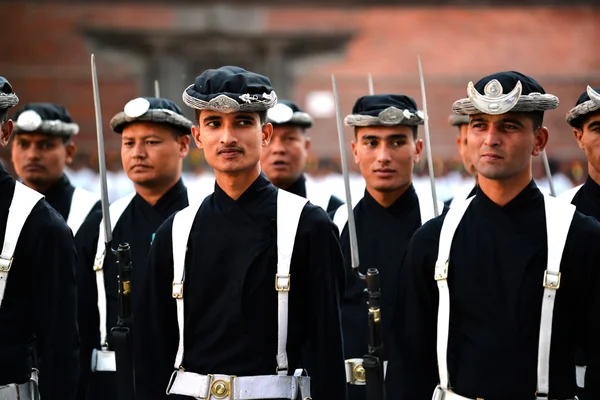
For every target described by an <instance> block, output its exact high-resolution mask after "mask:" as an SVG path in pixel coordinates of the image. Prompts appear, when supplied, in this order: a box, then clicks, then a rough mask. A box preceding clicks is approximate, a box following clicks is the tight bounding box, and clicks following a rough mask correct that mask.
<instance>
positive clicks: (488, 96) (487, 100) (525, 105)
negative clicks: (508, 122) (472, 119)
mask: <svg viewBox="0 0 600 400" xmlns="http://www.w3.org/2000/svg"><path fill="white" fill-rule="evenodd" d="M492 76H496V77H498V79H495V78H494V79H490V80H489V82H487V83H486V84H485V86H484V88H483V93H480V92H479V91H478V90H477V89H476V88H475V86H476V85H474V84H473V82H469V84H468V85H467V98H464V99H460V100H457V101H455V102H454V104H453V105H452V111H454V113H456V114H458V115H473V114H481V113H483V114H491V115H499V114H504V113H507V112H509V111H512V112H533V111H548V110H553V109H555V108H556V107H557V106H558V97H556V96H554V95H552V94H546V93H542V92H543V91H544V90H543V88H542V87H541V86H540V85H539V84H538V83H537V82H535V81H534V80H533V79H532V78H530V77H527V76H525V75H523V74H520V73H517V72H514V71H511V72H502V73H498V74H494V75H492ZM492 76H490V77H488V78H484V79H482V80H481V81H484V82H485V79H489V78H491V77H492ZM499 79H500V80H502V82H503V83H504V85H505V86H504V87H503V84H502V83H501V82H500V80H499ZM481 81H480V82H478V83H477V85H480V84H481ZM507 86H508V87H512V89H511V90H510V92H509V93H507V94H504V88H505V87H507Z"/></svg>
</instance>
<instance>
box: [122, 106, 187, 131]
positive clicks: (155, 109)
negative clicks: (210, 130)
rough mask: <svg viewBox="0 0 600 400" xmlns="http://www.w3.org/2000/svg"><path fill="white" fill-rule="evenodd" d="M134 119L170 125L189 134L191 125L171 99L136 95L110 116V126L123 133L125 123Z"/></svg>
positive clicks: (134, 120)
mask: <svg viewBox="0 0 600 400" xmlns="http://www.w3.org/2000/svg"><path fill="white" fill-rule="evenodd" d="M136 121H140V122H154V123H157V124H166V125H170V126H172V127H173V128H175V129H177V130H178V131H181V133H182V134H190V133H191V128H192V125H193V123H192V121H190V120H189V119H187V118H186V117H185V116H184V115H183V112H182V111H181V109H180V108H179V107H178V106H177V105H176V104H175V103H173V102H172V101H171V100H168V99H164V98H160V97H158V98H155V97H152V98H148V97H138V98H135V99H133V100H130V101H129V102H127V104H125V107H123V111H121V112H119V113H117V114H116V115H115V116H114V117H112V119H111V120H110V126H111V128H112V129H113V131H115V132H116V133H123V129H124V128H125V126H126V125H127V124H130V123H132V122H136Z"/></svg>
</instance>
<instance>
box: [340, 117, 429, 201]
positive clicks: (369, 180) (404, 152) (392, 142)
mask: <svg viewBox="0 0 600 400" xmlns="http://www.w3.org/2000/svg"><path fill="white" fill-rule="evenodd" d="M422 150H423V141H422V140H417V141H415V139H414V137H413V129H412V127H410V126H406V125H399V126H389V127H387V126H373V127H370V126H365V127H359V128H357V129H356V141H354V142H352V152H353V153H354V161H355V162H356V164H358V166H359V168H360V173H361V174H362V176H363V177H364V178H365V183H366V186H367V188H368V189H371V190H375V191H378V192H394V191H396V190H399V189H402V188H405V187H407V186H408V185H410V184H411V183H412V174H413V169H414V166H415V163H416V162H418V161H419V157H420V155H421V152H422Z"/></svg>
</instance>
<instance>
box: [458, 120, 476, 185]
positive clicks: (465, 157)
mask: <svg viewBox="0 0 600 400" xmlns="http://www.w3.org/2000/svg"><path fill="white" fill-rule="evenodd" d="M468 131H469V124H462V125H460V126H459V127H458V137H457V138H456V145H457V146H458V153H459V154H460V158H461V159H462V162H463V166H464V167H465V171H467V173H468V174H469V175H471V176H477V171H476V170H475V166H474V165H473V162H472V161H471V160H470V159H469V152H468V149H467V132H468Z"/></svg>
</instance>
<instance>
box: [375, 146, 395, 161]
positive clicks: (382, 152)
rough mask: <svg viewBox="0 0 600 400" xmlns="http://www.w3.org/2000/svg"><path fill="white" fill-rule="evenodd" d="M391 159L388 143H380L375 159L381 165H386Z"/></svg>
mask: <svg viewBox="0 0 600 400" xmlns="http://www.w3.org/2000/svg"><path fill="white" fill-rule="evenodd" d="M391 160H392V157H391V154H390V149H389V147H388V145H387V144H385V143H382V145H381V146H379V149H378V150H377V161H378V162H379V163H380V164H381V165H387V164H389V163H390V161H391Z"/></svg>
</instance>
